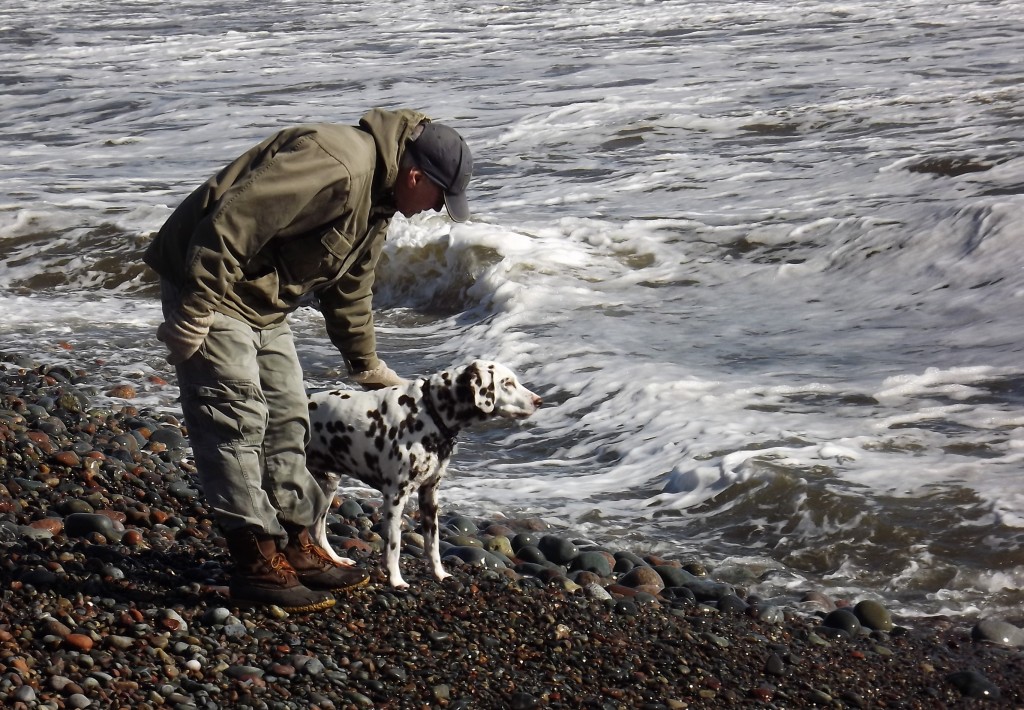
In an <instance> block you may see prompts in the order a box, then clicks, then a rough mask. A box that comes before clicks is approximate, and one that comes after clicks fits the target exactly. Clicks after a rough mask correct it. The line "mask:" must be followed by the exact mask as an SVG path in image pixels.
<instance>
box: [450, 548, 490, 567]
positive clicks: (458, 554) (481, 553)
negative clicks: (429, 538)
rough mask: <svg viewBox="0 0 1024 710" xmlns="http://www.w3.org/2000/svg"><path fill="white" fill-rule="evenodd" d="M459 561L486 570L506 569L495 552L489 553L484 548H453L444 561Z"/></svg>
mask: <svg viewBox="0 0 1024 710" xmlns="http://www.w3.org/2000/svg"><path fill="white" fill-rule="evenodd" d="M453 557H454V558H455V559H459V560H462V561H463V562H465V563H466V564H469V565H473V566H476V567H483V568H485V569H504V568H505V563H504V562H503V561H502V559H501V558H500V557H498V556H497V555H495V554H494V553H493V552H488V551H487V550H485V549H483V548H482V547H453V548H451V549H450V550H448V552H447V553H446V554H445V556H444V558H443V559H446V560H448V559H451V558H453Z"/></svg>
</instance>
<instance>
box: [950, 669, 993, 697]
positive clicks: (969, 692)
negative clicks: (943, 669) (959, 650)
mask: <svg viewBox="0 0 1024 710" xmlns="http://www.w3.org/2000/svg"><path fill="white" fill-rule="evenodd" d="M946 680H948V681H949V682H950V683H952V684H953V685H954V686H956V689H957V690H959V691H960V694H961V695H963V696H965V697H968V698H984V699H986V700H998V699H999V695H1000V692H999V688H997V687H996V686H995V685H994V684H993V683H992V681H990V680H989V679H988V678H986V677H985V676H983V675H982V674H981V673H978V672H977V671H974V670H967V671H959V672H957V673H950V674H949V675H947V676H946Z"/></svg>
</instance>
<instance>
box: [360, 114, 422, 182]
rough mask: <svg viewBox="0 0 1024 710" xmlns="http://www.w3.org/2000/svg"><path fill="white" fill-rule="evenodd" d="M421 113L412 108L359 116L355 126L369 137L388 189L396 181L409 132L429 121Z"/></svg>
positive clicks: (410, 133)
mask: <svg viewBox="0 0 1024 710" xmlns="http://www.w3.org/2000/svg"><path fill="white" fill-rule="evenodd" d="M429 120H430V119H429V118H427V117H426V116H425V115H424V114H422V113H420V112H419V111H413V110H412V109H400V110H398V111H388V110H387V109H383V108H375V109H371V110H370V111H367V112H366V113H365V114H363V117H362V118H361V119H359V127H360V128H362V129H363V130H365V131H367V132H368V133H369V134H370V135H371V136H373V140H374V142H375V143H376V144H377V154H378V155H379V156H380V159H381V161H383V166H384V168H385V173H384V182H383V185H384V186H386V188H387V189H389V190H390V189H391V187H392V186H394V184H395V180H397V179H398V165H399V163H400V162H401V160H402V153H403V152H405V145H406V141H407V140H408V139H409V137H410V136H411V135H412V132H413V130H414V129H415V128H416V126H418V125H419V124H420V123H422V122H423V121H429Z"/></svg>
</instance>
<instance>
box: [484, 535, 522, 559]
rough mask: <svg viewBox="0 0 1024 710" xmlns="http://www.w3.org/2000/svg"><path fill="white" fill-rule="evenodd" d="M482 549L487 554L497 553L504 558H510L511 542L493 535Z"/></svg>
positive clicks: (503, 537) (511, 553) (502, 536)
mask: <svg viewBox="0 0 1024 710" xmlns="http://www.w3.org/2000/svg"><path fill="white" fill-rule="evenodd" d="M484 549H485V550H487V551H488V552H499V553H501V554H502V555H504V556H505V557H512V555H514V554H515V553H514V552H513V551H512V541H511V540H509V539H508V538H507V537H505V536H504V535H495V536H494V537H492V538H491V539H490V540H488V541H487V542H485V543H484Z"/></svg>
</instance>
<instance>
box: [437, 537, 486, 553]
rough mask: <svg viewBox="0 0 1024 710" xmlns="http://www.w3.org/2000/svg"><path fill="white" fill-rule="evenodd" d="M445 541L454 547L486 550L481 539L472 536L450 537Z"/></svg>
mask: <svg viewBox="0 0 1024 710" xmlns="http://www.w3.org/2000/svg"><path fill="white" fill-rule="evenodd" d="M445 541H446V542H448V543H451V545H452V546H453V547H479V548H480V549H481V550H482V549H483V548H484V544H483V543H482V542H480V540H479V539H477V538H475V537H473V536H472V535H464V534H461V533H459V534H457V535H450V536H447V537H446V538H445Z"/></svg>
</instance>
